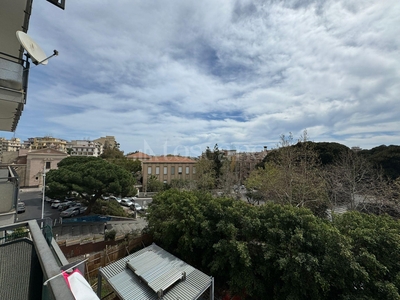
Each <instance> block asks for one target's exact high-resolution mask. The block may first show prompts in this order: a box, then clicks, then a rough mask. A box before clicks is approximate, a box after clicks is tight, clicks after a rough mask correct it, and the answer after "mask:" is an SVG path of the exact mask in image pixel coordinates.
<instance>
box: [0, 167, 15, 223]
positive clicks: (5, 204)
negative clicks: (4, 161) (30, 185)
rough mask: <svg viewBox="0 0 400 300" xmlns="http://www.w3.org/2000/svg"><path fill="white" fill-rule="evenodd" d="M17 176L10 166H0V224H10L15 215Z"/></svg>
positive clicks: (13, 220)
mask: <svg viewBox="0 0 400 300" xmlns="http://www.w3.org/2000/svg"><path fill="white" fill-rule="evenodd" d="M18 190H19V177H18V175H17V173H16V172H15V170H14V169H13V168H12V167H0V226H1V225H6V224H12V223H14V222H15V220H16V216H17V211H16V207H17V201H18Z"/></svg>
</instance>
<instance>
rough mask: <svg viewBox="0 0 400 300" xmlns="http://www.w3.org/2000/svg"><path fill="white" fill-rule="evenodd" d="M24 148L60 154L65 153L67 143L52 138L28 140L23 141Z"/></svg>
mask: <svg viewBox="0 0 400 300" xmlns="http://www.w3.org/2000/svg"><path fill="white" fill-rule="evenodd" d="M24 147H25V148H28V149H31V150H39V149H49V148H51V149H55V150H58V151H62V152H65V153H66V152H67V141H66V140H62V139H57V138H53V137H51V136H45V137H35V138H29V139H28V141H24Z"/></svg>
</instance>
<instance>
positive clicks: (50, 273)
mask: <svg viewBox="0 0 400 300" xmlns="http://www.w3.org/2000/svg"><path fill="white" fill-rule="evenodd" d="M38 222H39V223H40V224H44V223H43V222H41V221H40V220H39V221H36V220H30V221H27V222H21V223H14V224H10V225H6V226H0V237H3V239H2V242H0V243H1V245H2V246H7V243H8V242H10V243H13V242H16V241H17V240H18V239H28V240H30V241H31V242H32V244H33V248H34V251H35V256H36V257H37V260H38V263H39V264H40V268H41V270H42V275H41V276H42V280H41V281H40V282H41V283H42V286H41V287H37V288H36V290H38V289H39V290H41V291H42V295H41V297H38V296H39V295H36V294H35V295H29V296H30V297H29V298H35V299H46V300H47V299H49V300H50V299H52V300H61V299H62V300H64V299H65V300H73V299H74V296H73V295H72V292H71V290H70V289H69V288H68V286H67V284H66V282H65V280H64V278H63V277H62V276H57V277H54V276H56V275H59V274H60V273H61V267H62V266H64V265H67V264H68V261H67V259H66V258H65V256H64V254H63V253H62V252H61V250H60V248H59V247H58V245H57V243H55V241H54V239H49V238H46V237H45V235H48V234H49V231H48V229H45V230H43V229H41V228H40V226H39V224H38ZM46 227H47V226H44V228H46ZM16 255H17V254H16ZM10 259H11V258H10ZM0 264H1V262H0ZM26 267H27V268H31V266H26ZM35 271H36V270H33V269H30V272H31V276H34V277H37V276H40V274H38V272H35ZM52 277H54V278H53V279H51V280H50V281H49V282H48V284H46V285H43V283H44V282H45V281H46V280H47V279H49V278H52ZM36 282H37V281H36ZM2 284H7V283H5V282H2Z"/></svg>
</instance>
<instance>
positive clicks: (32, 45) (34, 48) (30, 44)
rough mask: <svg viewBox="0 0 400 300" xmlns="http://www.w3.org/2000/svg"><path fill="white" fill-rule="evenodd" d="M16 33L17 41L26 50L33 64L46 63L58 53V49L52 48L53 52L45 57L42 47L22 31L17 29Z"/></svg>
mask: <svg viewBox="0 0 400 300" xmlns="http://www.w3.org/2000/svg"><path fill="white" fill-rule="evenodd" d="M16 35H17V39H18V41H19V43H20V44H21V46H22V47H23V48H24V49H25V50H26V52H28V54H29V56H30V58H31V59H32V62H33V63H34V64H35V65H47V63H48V60H49V59H50V58H52V57H53V56H57V55H58V51H57V50H54V53H53V54H52V55H50V56H48V57H47V56H46V53H44V51H43V50H42V48H40V46H39V45H38V44H37V43H36V42H35V41H34V40H33V39H32V38H31V37H30V36H29V35H27V34H26V33H25V32H23V31H17V33H16Z"/></svg>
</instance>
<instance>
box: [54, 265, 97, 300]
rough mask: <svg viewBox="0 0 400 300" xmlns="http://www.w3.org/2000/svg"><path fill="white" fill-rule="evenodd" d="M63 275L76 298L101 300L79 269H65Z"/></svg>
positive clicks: (80, 299)
mask: <svg viewBox="0 0 400 300" xmlns="http://www.w3.org/2000/svg"><path fill="white" fill-rule="evenodd" d="M62 275H63V277H64V279H65V281H66V283H67V285H68V287H69V288H70V290H71V292H72V294H73V295H74V297H75V299H76V300H99V297H97V295H96V293H95V292H94V291H93V289H92V287H91V286H90V284H89V283H88V282H87V281H86V279H85V277H83V276H82V274H81V272H79V270H78V269H75V270H74V271H73V272H72V273H67V272H65V271H63V272H62Z"/></svg>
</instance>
